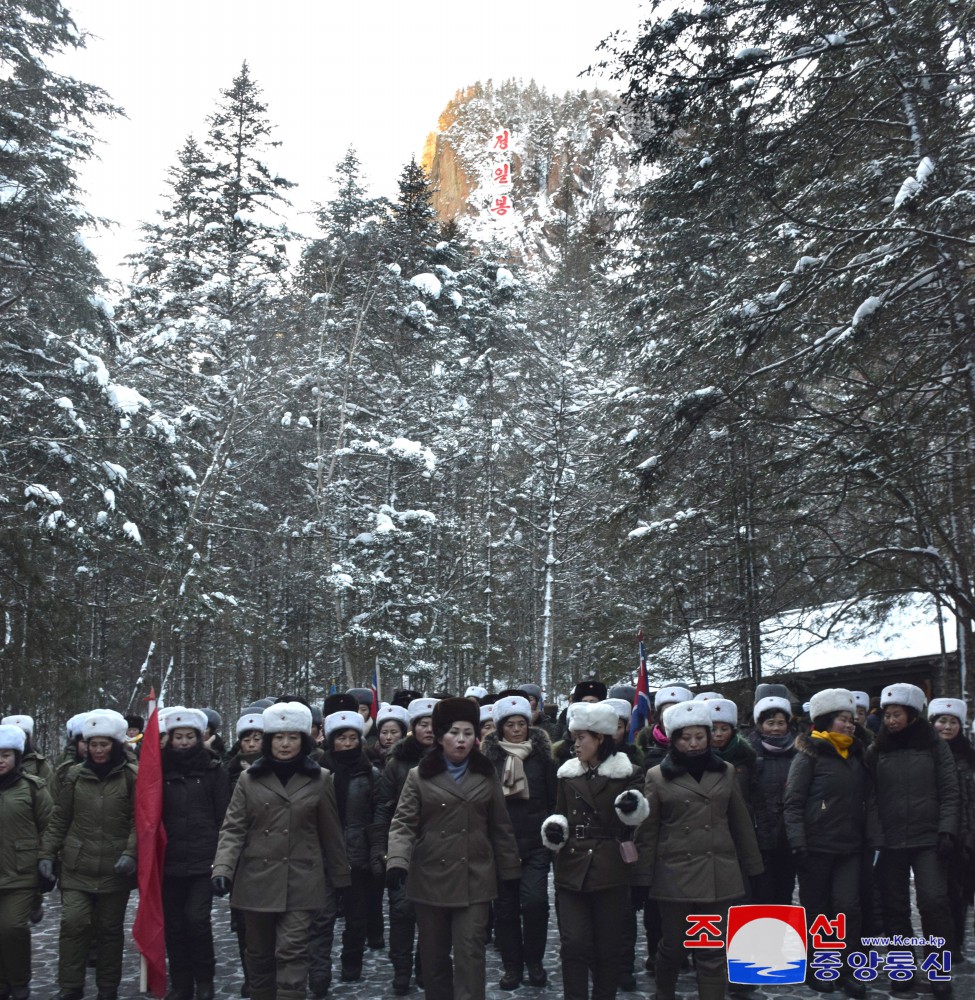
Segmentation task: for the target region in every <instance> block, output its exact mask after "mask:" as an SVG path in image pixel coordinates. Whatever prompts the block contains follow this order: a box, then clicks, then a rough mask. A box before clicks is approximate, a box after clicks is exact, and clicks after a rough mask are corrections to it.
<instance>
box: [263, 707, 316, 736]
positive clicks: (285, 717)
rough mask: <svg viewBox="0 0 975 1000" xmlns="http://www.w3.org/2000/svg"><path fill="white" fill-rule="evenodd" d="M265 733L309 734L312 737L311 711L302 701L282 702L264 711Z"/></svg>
mask: <svg viewBox="0 0 975 1000" xmlns="http://www.w3.org/2000/svg"><path fill="white" fill-rule="evenodd" d="M264 732H266V733H308V735H309V736H310V735H311V709H310V708H309V707H308V706H307V705H302V703H301V702H300V701H281V702H278V703H277V704H276V705H272V706H271V707H270V708H265V709H264Z"/></svg>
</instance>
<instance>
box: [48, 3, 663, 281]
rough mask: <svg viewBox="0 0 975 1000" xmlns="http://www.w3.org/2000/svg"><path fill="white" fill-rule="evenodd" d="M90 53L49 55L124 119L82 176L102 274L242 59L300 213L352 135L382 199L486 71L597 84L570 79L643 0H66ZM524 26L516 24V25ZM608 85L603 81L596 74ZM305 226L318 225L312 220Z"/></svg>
mask: <svg viewBox="0 0 975 1000" xmlns="http://www.w3.org/2000/svg"><path fill="white" fill-rule="evenodd" d="M66 5H67V6H68V8H69V9H70V10H71V11H72V14H73V16H74V18H75V21H76V22H77V24H78V27H79V28H80V29H82V30H83V31H86V32H89V33H91V34H92V35H94V36H97V37H94V38H91V39H90V40H89V43H88V47H87V49H84V50H82V51H81V52H79V53H77V54H69V55H67V56H65V57H64V58H62V59H59V60H58V61H57V62H56V63H55V68H57V69H58V70H60V71H61V72H67V73H70V74H71V75H73V76H76V77H78V78H79V79H82V80H85V81H86V82H89V83H95V84H98V85H99V86H101V87H103V88H104V89H105V90H107V91H108V92H109V94H110V95H111V97H112V98H113V99H114V100H115V102H116V103H117V104H120V105H121V106H122V107H123V108H124V109H125V112H126V116H127V117H125V118H119V119H117V120H114V121H104V122H102V124H101V127H100V134H101V137H102V138H103V139H104V143H103V145H102V146H101V148H100V156H101V160H100V161H99V162H95V163H92V164H91V165H89V166H88V167H86V168H85V170H84V171H83V173H82V183H83V186H84V187H85V188H86V190H87V191H88V196H87V198H86V204H87V207H88V208H89V209H90V210H91V211H93V212H95V213H96V214H97V215H103V216H106V217H108V218H110V219H112V220H114V222H116V223H117V228H116V230H115V232H114V233H113V234H112V235H110V236H109V235H102V236H100V237H98V238H97V239H91V240H90V243H91V246H92V248H93V249H94V250H95V251H96V253H98V254H99V258H100V260H101V264H102V268H103V270H104V271H105V272H106V273H107V274H109V275H110V276H112V277H121V276H122V275H123V274H125V272H124V270H122V269H120V268H119V261H120V260H121V258H122V257H123V256H124V255H125V254H126V253H129V252H131V251H132V250H134V249H136V247H137V246H138V237H137V230H138V224H139V222H140V221H142V220H146V219H151V218H152V217H153V215H154V213H155V211H156V210H157V208H158V207H159V205H160V196H161V194H162V193H163V191H164V190H165V189H164V181H165V175H166V170H167V169H168V167H170V166H172V165H173V163H174V162H175V160H176V153H177V151H178V149H179V147H180V146H181V145H182V143H183V140H184V139H185V138H186V136H187V135H189V134H190V133H193V134H195V135H196V136H197V137H198V138H201V139H202V138H203V136H204V134H205V119H206V116H207V115H208V114H209V113H210V112H212V110H213V108H214V105H215V102H216V100H217V98H218V97H219V92H220V90H221V88H227V87H229V86H230V84H231V82H232V80H233V78H234V77H235V76H236V75H237V73H238V72H239V70H240V66H241V63H242V61H243V60H244V59H246V60H247V62H248V64H249V66H250V71H251V76H252V78H253V79H255V80H256V81H257V82H258V83H259V84H260V86H261V87H262V89H263V97H264V100H265V102H266V104H267V106H268V115H269V118H270V120H271V121H272V122H273V123H274V124H275V125H276V126H277V129H276V136H275V137H276V138H277V139H278V140H279V141H280V142H281V143H282V145H281V147H280V148H279V149H278V150H276V151H274V153H273V154H272V155H271V156H270V157H269V160H270V164H271V166H272V168H273V169H274V170H276V171H277V172H279V173H280V174H282V175H283V176H285V177H287V178H288V179H289V180H292V181H295V182H297V184H298V185H299V186H298V187H297V188H295V189H294V190H293V191H292V192H291V200H292V202H293V204H294V206H295V209H296V210H300V211H307V210H310V209H311V208H312V206H313V204H314V203H315V202H326V201H328V200H329V199H330V198H331V196H332V192H331V191H330V189H329V186H328V182H327V177H328V175H329V174H330V173H331V170H332V168H333V167H334V165H335V164H336V163H337V162H338V161H339V160H340V159H341V158H342V156H343V154H344V152H345V150H346V149H347V148H348V146H349V145H350V144H352V145H353V146H355V147H356V149H357V151H358V154H359V157H360V159H361V160H362V162H363V166H364V171H365V174H366V180H367V182H368V183H369V185H370V187H371V189H372V191H373V193H375V194H389V193H391V191H392V189H393V188H394V187H395V182H396V178H397V176H398V174H399V171H400V169H401V168H402V166H403V165H404V164H405V163H407V162H408V161H409V159H410V156H411V155H416V156H417V158H418V159H419V156H420V153H421V151H422V148H423V142H424V139H425V138H426V135H427V133H428V132H430V131H431V130H432V129H433V128H434V127H435V125H436V121H437V116H438V115H439V113H440V111H441V110H442V109H443V107H444V105H445V104H446V103H447V101H448V100H450V98H451V97H452V96H453V94H454V92H455V91H456V90H458V89H460V88H462V87H465V86H467V85H469V84H471V83H474V82H475V81H477V80H481V81H483V80H486V79H488V78H491V79H493V80H494V81H495V82H499V81H501V80H504V79H507V78H509V77H516V78H517V77H520V78H522V79H523V80H524V81H525V82H526V83H527V82H528V80H529V79H531V78H534V79H535V81H536V82H537V83H538V84H539V85H540V86H543V87H545V88H546V89H547V90H549V91H554V92H557V93H558V92H562V91H564V90H566V89H576V88H589V87H592V86H593V85H594V84H595V83H596V82H600V81H598V80H595V81H594V80H592V79H579V78H578V77H577V74H578V73H579V72H580V71H581V70H584V69H585V68H586V67H587V66H589V65H590V64H591V63H594V62H596V61H597V60H598V58H599V56H598V55H597V53H596V51H595V50H596V46H597V45H598V43H599V41H600V40H601V39H602V38H604V37H606V36H607V35H608V34H609V33H610V32H612V31H614V30H616V29H620V28H622V29H627V30H631V29H632V28H633V27H634V26H635V25H636V24H637V23H638V22H639V20H640V17H641V14H642V13H644V12H645V9H644V6H643V4H642V3H640V2H639V0H598V2H597V3H593V4H591V5H585V6H581V5H579V6H575V5H570V4H566V3H565V2H564V0H526V2H524V3H522V4H518V5H511V4H505V5H500V4H498V5H494V4H490V3H473V2H468V3H466V4H465V3H458V2H456V0H452V2H448V0H427V2H426V3H424V4H410V3H404V2H401V0H351V2H342V0H290V2H289V0H281V2H278V3H269V2H268V0H73V2H72V0H66ZM515 23H517V29H515V27H514V25H515ZM601 82H602V83H603V84H604V85H606V84H607V81H605V80H603V81H601ZM298 226H299V228H302V229H305V230H309V229H310V227H309V223H308V222H307V220H306V221H305V222H304V224H302V223H301V222H300V221H298Z"/></svg>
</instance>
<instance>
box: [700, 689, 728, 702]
mask: <svg viewBox="0 0 975 1000" xmlns="http://www.w3.org/2000/svg"><path fill="white" fill-rule="evenodd" d="M718 698H720V699H722V700H723V701H727V699H726V698H725V696H724V695H723V694H721V693H720V692H718V691H699V692H698V693H697V694H696V695H694V700H695V701H715V700H716V699H718Z"/></svg>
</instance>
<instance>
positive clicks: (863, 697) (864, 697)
mask: <svg viewBox="0 0 975 1000" xmlns="http://www.w3.org/2000/svg"><path fill="white" fill-rule="evenodd" d="M850 694H852V695H853V704H854V705H856V707H857V708H863V709H866V710H867V711H868V712H869V711H870V695H868V694H867V692H866V691H851V692H850Z"/></svg>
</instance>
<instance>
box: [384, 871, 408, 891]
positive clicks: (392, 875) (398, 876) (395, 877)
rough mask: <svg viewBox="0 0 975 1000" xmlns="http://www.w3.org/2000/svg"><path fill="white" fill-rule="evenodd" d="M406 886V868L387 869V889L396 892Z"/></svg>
mask: <svg viewBox="0 0 975 1000" xmlns="http://www.w3.org/2000/svg"><path fill="white" fill-rule="evenodd" d="M404 885H406V869H405V868H387V869H386V888H387V889H392V890H393V891H394V892H395V891H396V890H397V889H402V888H403V886H404Z"/></svg>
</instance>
